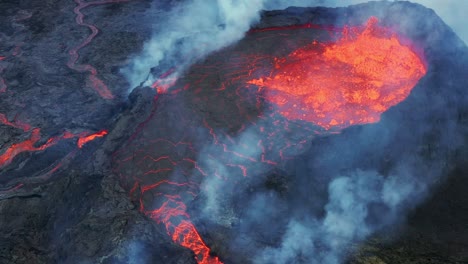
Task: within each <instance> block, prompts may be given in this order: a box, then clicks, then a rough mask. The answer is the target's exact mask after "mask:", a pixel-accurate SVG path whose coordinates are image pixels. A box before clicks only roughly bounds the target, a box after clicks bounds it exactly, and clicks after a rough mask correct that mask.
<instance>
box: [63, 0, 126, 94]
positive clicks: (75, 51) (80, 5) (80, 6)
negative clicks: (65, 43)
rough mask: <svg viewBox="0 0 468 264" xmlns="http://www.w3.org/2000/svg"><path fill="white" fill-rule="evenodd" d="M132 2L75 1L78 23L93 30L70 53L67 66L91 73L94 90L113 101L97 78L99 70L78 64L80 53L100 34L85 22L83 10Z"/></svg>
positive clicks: (123, 0)
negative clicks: (96, 6)
mask: <svg viewBox="0 0 468 264" xmlns="http://www.w3.org/2000/svg"><path fill="white" fill-rule="evenodd" d="M128 1H130V0H101V1H92V2H84V1H82V0H75V2H76V3H77V4H78V5H77V6H76V7H75V9H73V12H75V14H76V19H75V20H76V23H77V24H78V25H80V26H85V27H87V28H89V29H90V30H91V34H90V35H89V36H88V37H87V38H86V39H85V40H84V41H83V42H82V43H81V44H80V45H78V46H77V47H75V48H73V49H71V50H70V51H69V54H70V59H69V60H68V63H67V66H68V67H69V68H71V69H73V70H75V71H78V72H89V74H90V75H89V77H88V81H89V83H90V84H91V86H92V87H93V89H94V90H95V91H96V92H97V93H98V94H99V95H100V96H101V97H102V98H104V99H112V98H114V95H113V94H112V92H111V91H110V90H109V88H108V87H107V86H106V85H105V84H104V82H103V81H102V80H101V79H99V78H98V77H97V74H98V73H97V70H96V68H94V67H93V66H91V65H89V64H76V62H77V61H78V58H79V54H78V51H79V50H80V49H82V48H83V47H85V46H86V45H88V44H89V43H90V42H91V41H92V40H93V39H94V37H96V35H97V34H98V33H99V30H98V28H97V27H96V26H94V25H92V24H87V23H85V22H84V21H83V19H84V15H83V13H81V10H82V9H83V8H86V7H88V6H93V5H103V4H110V3H120V2H128Z"/></svg>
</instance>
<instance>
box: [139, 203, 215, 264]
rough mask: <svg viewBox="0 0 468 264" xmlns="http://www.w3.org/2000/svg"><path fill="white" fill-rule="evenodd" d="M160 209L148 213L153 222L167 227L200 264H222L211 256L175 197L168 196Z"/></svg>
mask: <svg viewBox="0 0 468 264" xmlns="http://www.w3.org/2000/svg"><path fill="white" fill-rule="evenodd" d="M165 197H166V199H167V200H166V201H165V202H164V203H163V204H162V206H161V207H160V208H159V209H156V210H153V211H149V212H146V213H147V214H148V215H149V216H150V217H151V218H152V219H153V220H155V221H156V222H158V223H162V224H164V225H165V227H166V230H167V233H168V235H169V236H170V237H171V238H172V240H173V241H174V242H176V243H178V244H179V245H181V246H183V247H186V248H188V249H190V250H192V251H193V252H194V253H195V258H196V260H197V262H198V263H199V264H222V262H221V261H220V260H219V259H218V258H217V257H212V256H210V249H209V248H208V247H207V246H206V244H205V243H204V242H203V240H202V238H201V237H200V234H198V232H197V230H196V228H195V226H194V225H193V224H192V223H191V222H190V219H189V215H188V214H187V213H186V209H187V208H186V206H185V204H184V203H183V202H182V201H181V200H180V197H179V196H177V195H175V196H171V195H166V196H165Z"/></svg>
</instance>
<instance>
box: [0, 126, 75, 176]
mask: <svg viewBox="0 0 468 264" xmlns="http://www.w3.org/2000/svg"><path fill="white" fill-rule="evenodd" d="M68 135H69V134H68V133H66V134H64V135H63V137H61V138H67V136H68ZM40 139H41V130H40V129H39V128H35V129H33V130H32V132H31V137H30V138H29V139H27V140H25V141H22V142H20V143H16V144H13V145H11V146H10V147H9V148H8V149H7V150H6V151H5V152H4V153H3V154H1V155H0V167H3V166H6V165H8V164H10V163H11V162H12V161H13V159H14V158H15V157H16V156H17V155H18V154H20V153H22V152H26V151H29V152H34V151H41V150H44V149H46V148H48V147H50V146H53V145H55V143H57V141H58V140H59V139H60V138H58V137H54V138H50V139H49V140H47V142H46V143H44V144H43V145H41V146H39V147H35V146H34V145H35V144H36V143H37V142H38V141H39V140H40Z"/></svg>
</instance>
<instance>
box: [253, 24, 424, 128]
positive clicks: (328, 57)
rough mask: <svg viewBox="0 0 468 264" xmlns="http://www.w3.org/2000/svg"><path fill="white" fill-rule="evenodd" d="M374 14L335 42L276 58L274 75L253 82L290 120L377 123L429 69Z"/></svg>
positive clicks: (329, 123)
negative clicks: (359, 26) (379, 22)
mask: <svg viewBox="0 0 468 264" xmlns="http://www.w3.org/2000/svg"><path fill="white" fill-rule="evenodd" d="M377 22H378V20H377V18H375V17H373V18H370V19H369V20H368V22H367V26H366V27H365V29H364V30H362V31H360V30H358V29H357V28H345V30H344V32H343V37H342V39H341V40H339V41H338V42H337V43H334V44H324V45H320V44H318V43H317V42H313V43H310V44H309V45H307V46H306V47H303V48H299V49H297V50H295V51H294V52H292V53H291V54H289V55H288V56H287V57H285V58H275V62H274V68H275V69H274V70H273V72H272V73H271V75H270V76H266V77H260V78H257V79H253V80H250V81H249V82H248V83H249V84H254V85H257V86H259V87H261V88H264V89H266V90H267V96H266V99H267V100H268V101H270V102H271V103H273V104H275V105H276V106H277V107H278V110H279V112H280V113H281V114H282V115H283V116H285V117H286V118H288V119H292V120H303V121H308V122H312V123H314V124H316V125H319V126H321V127H323V128H325V129H327V130H328V129H331V128H339V129H341V128H344V127H347V126H350V125H355V124H365V123H372V122H377V121H379V119H380V115H381V114H382V113H383V112H385V111H386V110H387V109H388V108H389V107H391V106H394V105H396V104H398V103H399V102H401V101H403V100H404V99H405V98H406V97H407V96H408V95H409V93H410V92H411V89H412V88H413V87H414V86H415V85H416V83H417V82H418V81H419V79H420V78H421V77H422V76H423V75H424V74H425V73H426V69H425V65H424V63H423V62H422V61H421V59H420V58H419V57H418V56H417V55H416V54H415V53H414V52H413V51H412V50H411V49H410V48H409V47H407V46H404V45H402V44H401V43H400V41H399V40H398V38H397V36H395V35H390V33H389V30H387V29H385V28H382V27H379V26H378V25H377Z"/></svg>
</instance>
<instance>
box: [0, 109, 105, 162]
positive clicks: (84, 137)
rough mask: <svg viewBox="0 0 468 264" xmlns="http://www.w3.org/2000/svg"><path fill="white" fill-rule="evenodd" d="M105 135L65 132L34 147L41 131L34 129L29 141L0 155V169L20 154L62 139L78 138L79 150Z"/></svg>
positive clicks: (14, 145) (16, 144)
mask: <svg viewBox="0 0 468 264" xmlns="http://www.w3.org/2000/svg"><path fill="white" fill-rule="evenodd" d="M0 117H1V115H0ZM106 134H107V131H106V130H102V131H100V132H98V133H95V134H88V133H87V132H84V133H80V134H77V135H75V134H72V133H70V132H68V131H67V132H65V133H63V134H62V135H61V136H59V137H52V138H49V139H48V140H47V142H46V143H44V144H42V145H40V146H38V147H36V146H35V145H36V143H37V142H38V141H39V140H40V139H41V130H40V128H34V129H33V130H32V131H31V136H30V138H29V139H26V140H24V141H22V142H19V143H15V144H12V145H11V146H10V147H9V148H7V149H6V150H5V152H3V153H2V154H0V167H4V166H7V165H8V164H10V163H11V162H12V161H13V159H14V158H15V157H16V156H17V155H18V154H20V153H23V152H36V151H42V150H45V149H47V148H49V147H51V146H53V145H55V144H57V143H58V142H59V141H60V140H62V139H70V138H74V137H78V142H77V145H78V147H79V148H81V147H82V146H83V145H84V144H86V143H87V142H89V141H91V140H94V139H95V138H97V137H103V136H104V135H106Z"/></svg>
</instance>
